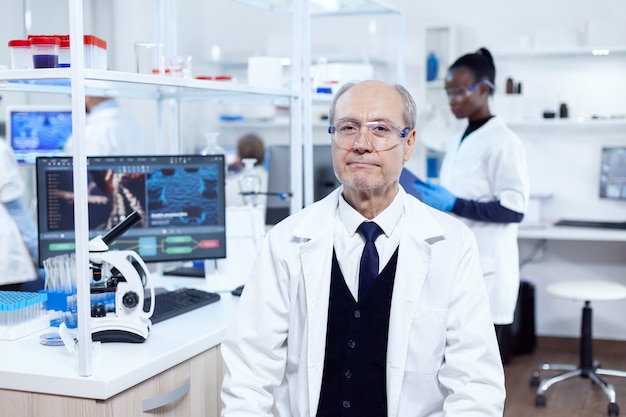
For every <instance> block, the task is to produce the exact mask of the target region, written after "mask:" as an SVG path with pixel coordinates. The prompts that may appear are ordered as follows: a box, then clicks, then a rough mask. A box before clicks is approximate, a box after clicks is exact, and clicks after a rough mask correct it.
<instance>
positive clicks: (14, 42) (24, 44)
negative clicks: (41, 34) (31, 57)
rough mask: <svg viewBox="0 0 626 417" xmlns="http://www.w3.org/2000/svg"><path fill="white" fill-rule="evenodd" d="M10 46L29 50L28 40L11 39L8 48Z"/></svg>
mask: <svg viewBox="0 0 626 417" xmlns="http://www.w3.org/2000/svg"><path fill="white" fill-rule="evenodd" d="M12 46H16V47H26V48H30V41H29V40H28V39H13V40H10V41H9V47H12Z"/></svg>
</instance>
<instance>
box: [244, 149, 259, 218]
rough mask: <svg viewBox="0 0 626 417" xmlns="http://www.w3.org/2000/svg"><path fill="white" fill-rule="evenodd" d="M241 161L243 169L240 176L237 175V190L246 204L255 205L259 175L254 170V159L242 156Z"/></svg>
mask: <svg viewBox="0 0 626 417" xmlns="http://www.w3.org/2000/svg"><path fill="white" fill-rule="evenodd" d="M242 162H243V165H244V169H243V173H242V174H241V177H239V191H240V192H241V195H242V196H243V202H244V203H245V204H246V205H251V206H253V207H256V205H257V199H258V195H259V192H260V191H261V177H260V176H259V174H257V173H256V171H255V170H254V164H256V159H255V158H244V159H243V160H242Z"/></svg>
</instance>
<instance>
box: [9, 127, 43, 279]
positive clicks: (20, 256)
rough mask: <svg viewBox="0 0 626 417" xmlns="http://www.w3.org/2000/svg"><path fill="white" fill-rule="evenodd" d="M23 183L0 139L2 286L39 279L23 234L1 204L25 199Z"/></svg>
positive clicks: (15, 164)
mask: <svg viewBox="0 0 626 417" xmlns="http://www.w3.org/2000/svg"><path fill="white" fill-rule="evenodd" d="M23 193H24V182H23V181H22V177H21V176H20V172H19V169H18V166H17V161H16V160H15V155H14V154H13V150H11V148H10V147H9V145H8V144H7V143H6V142H5V141H4V140H3V139H0V285H6V284H14V283H18V282H26V281H32V280H34V279H36V278H37V272H36V271H35V267H34V264H33V260H32V258H31V256H30V254H29V253H28V249H27V247H26V245H25V243H24V240H23V238H22V234H21V233H20V230H19V228H18V226H17V224H16V223H15V220H13V217H12V216H11V214H10V213H9V212H8V211H7V209H6V208H5V207H4V205H3V204H2V203H7V202H10V201H14V200H17V199H19V198H22V195H23Z"/></svg>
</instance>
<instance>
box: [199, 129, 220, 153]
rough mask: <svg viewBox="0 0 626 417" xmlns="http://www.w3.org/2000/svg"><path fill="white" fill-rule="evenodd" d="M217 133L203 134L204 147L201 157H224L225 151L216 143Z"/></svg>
mask: <svg viewBox="0 0 626 417" xmlns="http://www.w3.org/2000/svg"><path fill="white" fill-rule="evenodd" d="M218 136H219V133H218V132H207V133H205V134H204V139H205V140H206V146H205V147H204V149H202V152H200V153H201V154H202V155H226V151H225V150H224V148H222V147H221V146H220V145H219V144H218V143H217V137H218Z"/></svg>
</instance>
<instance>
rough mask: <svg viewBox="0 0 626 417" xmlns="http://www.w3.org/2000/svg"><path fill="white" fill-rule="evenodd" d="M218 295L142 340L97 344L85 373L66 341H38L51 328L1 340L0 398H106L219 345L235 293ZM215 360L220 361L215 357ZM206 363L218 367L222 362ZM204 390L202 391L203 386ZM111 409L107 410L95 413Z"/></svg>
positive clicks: (180, 282) (193, 283)
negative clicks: (20, 394)
mask: <svg viewBox="0 0 626 417" xmlns="http://www.w3.org/2000/svg"><path fill="white" fill-rule="evenodd" d="M155 283H156V285H157V286H158V285H161V286H166V287H174V286H190V287H196V288H201V289H203V287H204V280H202V279H194V278H171V277H167V278H162V279H158V278H157V279H155ZM221 296H222V298H221V300H220V301H218V302H215V303H213V304H210V305H208V306H205V307H202V308H199V309H197V310H194V311H191V312H189V313H186V314H184V315H181V316H178V317H174V318H172V319H169V320H166V321H163V322H161V323H158V324H155V325H154V326H152V330H151V333H150V336H149V337H148V339H147V340H146V342H144V343H139V344H134V343H103V344H101V346H100V348H99V350H96V351H95V352H94V355H93V374H92V375H91V376H89V377H81V376H79V374H78V357H77V356H76V355H75V354H72V353H69V352H68V351H67V350H66V348H65V347H63V346H54V347H51V346H43V345H41V344H40V343H39V334H42V333H47V332H49V331H50V329H48V330H45V331H42V332H39V333H37V334H34V335H31V336H27V337H24V338H22V339H18V340H16V341H0V352H1V358H2V359H1V360H0V399H10V398H11V393H13V392H14V391H17V392H28V393H42V394H51V395H55V396H63V397H75V398H85V399H91V400H108V399H111V398H113V397H114V396H116V395H117V394H120V393H122V392H124V391H125V390H128V389H129V388H132V387H135V386H136V385H138V384H140V383H142V382H144V381H146V380H148V379H150V378H152V377H155V376H157V375H159V374H161V373H162V372H164V371H167V370H169V369H171V368H173V367H176V366H177V365H179V364H181V363H183V362H185V361H187V360H189V359H191V358H193V357H195V356H197V355H200V354H202V353H204V352H207V351H209V350H211V349H213V348H215V347H217V346H219V344H220V343H221V341H222V338H223V337H224V333H225V331H226V328H227V326H228V323H229V322H230V319H231V317H232V316H233V313H234V311H235V308H236V306H237V299H238V298H237V297H234V296H231V295H230V294H229V293H221ZM218 360H219V361H221V359H220V358H218ZM209 366H211V367H213V366H215V367H218V368H219V367H220V366H221V363H217V362H216V363H215V364H211V365H209ZM220 370H221V369H220ZM216 375H217V374H216ZM218 382H219V381H218ZM214 385H215V383H214ZM203 389H206V387H204V388H203ZM214 389H215V387H214ZM4 390H7V391H4ZM8 390H11V391H8ZM15 394H16V395H17V393H15ZM204 394H205V396H206V395H207V393H206V392H205V393H204ZM150 395H151V394H150ZM211 397H212V398H213V399H214V400H215V399H216V398H217V393H216V392H214V393H212V395H211ZM66 400H67V399H66ZM0 402H4V401H0ZM214 402H216V401H214ZM98 403H99V402H98V401H95V402H94V407H97V406H99V404H98ZM100 404H102V402H100ZM213 407H217V405H216V404H214V405H213ZM102 408H103V409H104V407H102ZM215 409H217V408H215ZM14 411H18V413H17V414H15V413H13V414H12V415H22V414H20V412H19V411H20V410H14ZM57 411H58V410H57ZM51 412H52V411H51ZM55 412H56V411H55ZM3 413H4V412H3V411H0V416H3V415H9V414H3ZM110 413H111V411H110V410H109V411H108V412H107V413H104V412H103V413H102V414H99V413H96V414H94V415H110ZM90 415H92V414H90ZM127 415H131V414H127ZM132 415H135V414H134V413H133V414H132ZM159 415H161V414H159ZM211 415H215V412H211Z"/></svg>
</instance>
